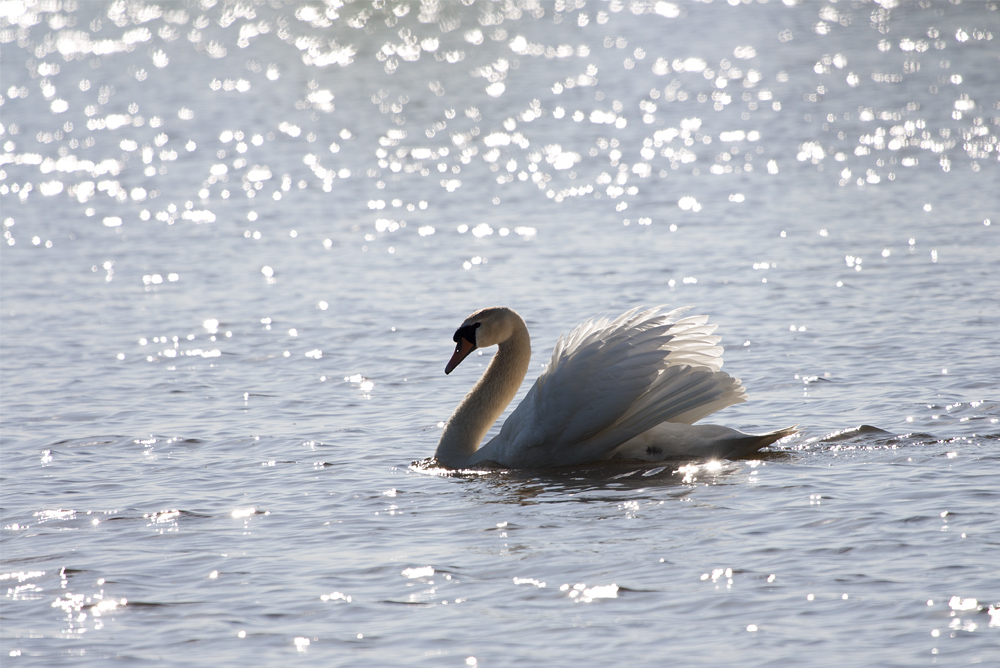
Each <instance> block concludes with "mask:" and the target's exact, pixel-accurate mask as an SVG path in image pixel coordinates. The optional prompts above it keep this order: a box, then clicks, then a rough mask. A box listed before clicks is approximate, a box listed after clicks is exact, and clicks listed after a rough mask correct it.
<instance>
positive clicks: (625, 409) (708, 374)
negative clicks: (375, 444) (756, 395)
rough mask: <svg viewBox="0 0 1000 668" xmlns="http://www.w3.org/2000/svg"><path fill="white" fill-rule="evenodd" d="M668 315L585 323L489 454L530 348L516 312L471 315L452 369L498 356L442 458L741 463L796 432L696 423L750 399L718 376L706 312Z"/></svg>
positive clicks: (447, 432)
mask: <svg viewBox="0 0 1000 668" xmlns="http://www.w3.org/2000/svg"><path fill="white" fill-rule="evenodd" d="M659 310H660V309H659V308H654V309H650V310H648V311H640V310H638V309H633V310H631V311H628V312H627V313H625V314H623V315H621V316H620V317H618V318H617V319H615V320H613V321H610V320H608V319H607V318H601V319H599V320H588V321H587V322H585V323H583V324H582V325H580V326H579V327H577V328H576V329H575V330H573V332H571V333H570V335H569V336H567V337H561V338H560V339H559V341H558V342H557V343H556V347H555V350H554V351H553V353H552V359H551V360H550V362H549V365H548V368H546V370H545V371H544V372H543V373H542V374H541V375H540V376H539V377H538V379H537V380H536V381H535V384H534V385H533V386H532V387H531V389H530V390H529V391H528V394H527V395H526V396H525V397H524V399H523V400H522V401H521V403H520V404H519V405H518V406H517V408H516V409H515V410H514V412H513V413H511V414H510V416H509V417H508V418H507V420H506V421H505V422H504V424H503V427H502V428H501V429H500V433H499V434H497V436H496V437H495V438H493V439H491V440H490V441H489V442H488V443H487V444H486V445H484V446H483V447H482V448H479V447H478V446H479V443H480V442H481V441H482V439H483V437H484V436H485V435H486V432H487V431H489V428H490V426H491V425H492V424H493V423H494V422H495V421H496V420H497V418H498V417H500V414H501V413H502V412H503V410H504V408H506V407H507V405H508V404H509V403H510V401H511V399H513V398H514V395H515V394H516V393H517V389H518V387H519V386H520V385H521V381H522V380H524V376H525V374H526V373H527V370H528V363H529V362H530V360H531V342H530V337H529V336H528V329H527V327H526V326H525V324H524V320H522V319H521V316H519V315H518V314H517V313H515V312H514V311H512V310H511V309H509V308H505V307H493V308H486V309H482V310H481V311H476V312H475V313H473V314H472V315H470V316H469V317H468V318H466V319H465V322H463V323H462V326H461V327H459V328H458V330H457V331H456V332H455V337H454V340H455V343H457V344H458V345H457V346H456V348H455V354H454V355H453V356H452V358H451V360H450V361H449V362H448V365H447V366H446V367H445V373H451V372H452V370H453V369H454V368H455V367H456V366H458V364H459V363H460V362H461V361H462V360H463V359H465V357H466V356H468V355H469V353H471V352H472V351H473V350H475V349H477V348H485V347H487V346H494V345H496V346H499V350H498V351H497V353H496V355H494V357H493V359H492V361H491V362H490V364H489V366H488V367H487V368H486V371H485V373H483V376H482V378H480V379H479V382H478V383H476V385H475V387H473V388H472V390H471V391H470V392H469V394H468V395H467V396H466V397H465V399H464V400H462V402H461V403H460V404H459V405H458V408H456V409H455V412H454V413H453V414H452V416H451V418H450V419H449V420H448V423H447V425H445V428H444V432H443V433H442V434H441V441H440V442H439V443H438V447H437V452H436V453H435V458H436V459H437V461H438V463H439V464H441V465H443V466H447V467H450V468H464V467H468V466H475V465H477V464H499V465H501V466H506V467H511V468H546V467H555V466H576V465H580V464H587V463H591V462H597V461H602V460H606V459H640V460H646V461H659V460H664V459H678V458H706V457H709V458H715V457H724V458H738V457H745V456H748V455H752V454H753V453H756V452H757V451H758V450H759V449H760V448H762V447H764V446H766V445H769V444H771V443H773V442H775V441H777V440H778V439H779V438H782V437H783V436H788V435H789V434H792V433H794V432H795V429H794V428H789V429H779V430H778V431H773V432H769V433H766V434H744V433H743V432H740V431H737V430H735V429H730V428H728V427H719V426H715V425H695V424H692V423H694V422H695V421H697V420H699V419H701V418H703V417H705V416H706V415H709V414H710V413H713V412H715V411H717V410H719V409H721V408H725V407H726V406H731V405H733V404H737V403H740V402H743V401H746V391H745V390H744V389H743V385H742V383H741V382H740V381H739V380H738V379H736V378H733V377H732V376H730V375H729V374H726V373H723V372H722V371H720V370H719V369H720V368H721V367H722V348H721V347H720V346H718V345H716V344H717V343H718V342H719V337H717V336H713V335H712V332H714V331H715V325H709V324H707V322H708V316H700V315H699V316H687V317H684V312H685V311H686V310H687V309H677V310H674V311H670V312H669V313H665V314H661V313H659ZM477 448H478V449H477Z"/></svg>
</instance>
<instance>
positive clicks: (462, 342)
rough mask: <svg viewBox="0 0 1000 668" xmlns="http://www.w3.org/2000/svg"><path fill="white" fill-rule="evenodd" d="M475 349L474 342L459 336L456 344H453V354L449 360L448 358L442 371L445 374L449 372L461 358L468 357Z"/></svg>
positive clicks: (460, 361)
mask: <svg viewBox="0 0 1000 668" xmlns="http://www.w3.org/2000/svg"><path fill="white" fill-rule="evenodd" d="M475 349H476V346H475V344H473V343H472V342H471V341H469V340H468V339H465V338H462V337H459V339H458V345H457V346H455V354H454V355H452V356H451V359H450V360H448V365H447V366H446V367H445V368H444V372H445V373H446V374H449V373H451V372H452V371H453V370H454V369H455V367H457V366H458V365H459V364H461V363H462V360H464V359H465V358H466V357H468V356H469V353H471V352H472V351H473V350H475Z"/></svg>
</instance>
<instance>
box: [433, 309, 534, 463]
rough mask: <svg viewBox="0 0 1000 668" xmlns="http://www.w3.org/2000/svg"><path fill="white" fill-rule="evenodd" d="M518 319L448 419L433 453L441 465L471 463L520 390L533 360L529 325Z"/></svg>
mask: <svg viewBox="0 0 1000 668" xmlns="http://www.w3.org/2000/svg"><path fill="white" fill-rule="evenodd" d="M518 320H519V322H518V323H517V324H516V326H515V327H514V331H513V333H512V334H511V336H510V337H509V338H508V339H506V340H505V341H502V342H501V343H500V345H499V348H500V349H499V350H498V351H497V354H496V355H494V356H493V360H492V361H491V362H490V364H489V366H488V367H486V372H485V373H484V374H483V377H482V378H480V379H479V382H478V383H476V385H475V387H473V388H472V390H471V391H470V392H469V394H467V395H466V396H465V399H463V400H462V403H460V404H459V405H458V408H456V409H455V412H454V413H452V415H451V418H449V419H448V424H447V425H445V428H444V432H443V433H442V434H441V441H440V442H439V443H438V447H437V452H436V453H435V454H434V456H435V458H436V459H437V460H438V462H440V463H441V464H442V465H444V466H448V467H451V468H462V467H464V466H468V465H469V464H470V460H471V458H472V456H473V455H474V454H475V453H476V450H477V449H478V448H479V444H480V443H481V442H482V440H483V437H484V436H486V432H488V431H489V430H490V427H491V426H493V423H494V422H496V421H497V418H499V417H500V414H501V413H503V411H504V409H505V408H507V405H508V404H509V403H510V402H511V400H512V399H513V398H514V395H515V394H517V389H518V388H519V387H520V386H521V381H523V380H524V376H525V374H526V373H527V372H528V364H529V363H530V361H531V339H530V337H529V336H528V328H527V327H525V325H524V322H523V321H520V318H518Z"/></svg>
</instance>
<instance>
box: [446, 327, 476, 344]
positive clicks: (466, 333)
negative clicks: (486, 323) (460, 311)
mask: <svg viewBox="0 0 1000 668" xmlns="http://www.w3.org/2000/svg"><path fill="white" fill-rule="evenodd" d="M478 328H479V323H478V322H477V323H474V324H472V325H466V326H465V327H459V328H458V329H457V330H455V336H453V337H451V340H452V341H454V342H455V343H458V342H459V341H460V340H461V339H465V340H466V341H468V342H469V343H471V344H472V345H473V346H475V345H476V329H478Z"/></svg>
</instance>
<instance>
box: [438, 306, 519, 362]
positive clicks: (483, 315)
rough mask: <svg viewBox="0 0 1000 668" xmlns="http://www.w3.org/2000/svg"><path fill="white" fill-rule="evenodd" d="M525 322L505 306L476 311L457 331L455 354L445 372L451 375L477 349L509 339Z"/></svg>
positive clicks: (454, 338)
mask: <svg viewBox="0 0 1000 668" xmlns="http://www.w3.org/2000/svg"><path fill="white" fill-rule="evenodd" d="M518 324H520V325H521V326H522V327H523V326H524V321H523V320H522V319H521V316H519V315H518V314H517V313H515V312H514V311H513V310H511V309H509V308H507V307H505V306H492V307H490V308H484V309H482V310H479V311H476V312H475V313H473V314H472V315H470V316H469V317H468V318H466V319H465V321H464V322H463V323H462V326H461V327H459V328H458V329H456V330H455V336H454V337H452V338H453V340H454V341H455V344H456V345H455V353H454V354H453V355H452V356H451V359H450V360H449V361H448V365H447V366H445V368H444V372H445V373H451V372H452V371H453V370H454V369H455V367H457V366H458V365H459V364H461V362H462V360H464V359H465V358H466V357H468V356H469V354H470V353H471V352H472V351H473V350H476V349H477V348H488V347H490V346H495V345H498V344H500V343H503V342H504V341H506V340H507V339H509V338H510V337H511V336H512V335H513V333H514V328H515V327H517V325H518Z"/></svg>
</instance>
